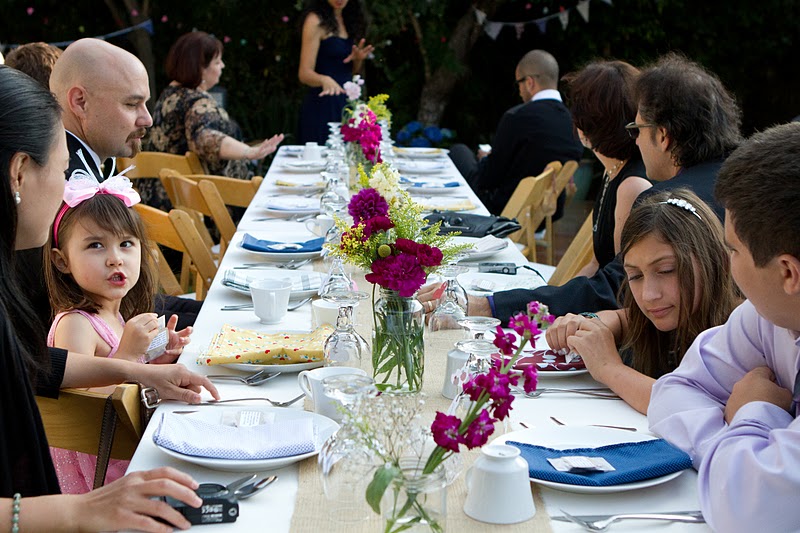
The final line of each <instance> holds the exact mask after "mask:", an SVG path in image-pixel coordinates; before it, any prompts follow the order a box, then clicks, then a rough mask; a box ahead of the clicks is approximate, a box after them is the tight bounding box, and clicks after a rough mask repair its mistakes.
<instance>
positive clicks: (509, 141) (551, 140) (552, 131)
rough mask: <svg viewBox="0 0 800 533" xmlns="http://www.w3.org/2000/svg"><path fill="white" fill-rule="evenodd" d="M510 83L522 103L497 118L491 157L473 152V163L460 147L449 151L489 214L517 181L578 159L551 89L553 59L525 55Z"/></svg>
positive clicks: (563, 110)
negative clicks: (558, 162)
mask: <svg viewBox="0 0 800 533" xmlns="http://www.w3.org/2000/svg"><path fill="white" fill-rule="evenodd" d="M515 80H516V84H517V88H518V89H519V95H520V98H522V102H523V103H522V104H520V105H518V106H515V107H512V108H511V109H509V110H508V111H506V112H505V114H503V117H502V118H501V119H500V123H499V124H498V125H497V130H496V131H495V136H494V141H493V142H492V151H491V153H489V154H488V155H487V154H486V153H485V152H482V151H479V152H478V157H479V158H480V161H477V160H476V158H475V156H473V154H472V152H471V151H470V150H469V148H467V147H466V146H465V145H463V144H461V145H455V146H453V147H452V148H451V151H450V157H451V158H452V159H453V162H454V163H455V165H456V167H457V168H458V170H459V171H460V172H461V174H463V175H464V177H465V178H466V180H467V182H469V184H470V186H471V187H472V188H473V190H474V191H475V193H476V194H477V195H478V197H479V198H480V199H481V201H482V202H483V203H484V205H485V206H486V208H487V209H488V210H489V211H490V212H492V213H494V214H500V212H501V211H502V210H503V207H505V205H506V202H508V199H509V198H510V197H511V195H512V194H513V192H514V189H515V188H516V187H517V184H518V183H519V182H520V180H522V178H525V177H527V176H535V175H537V174H539V173H540V172H542V170H544V167H545V166H546V165H547V163H550V162H551V161H561V162H562V163H563V162H565V161H569V160H579V159H580V157H581V154H583V147H582V146H581V144H580V142H579V141H578V139H577V137H576V136H575V134H574V132H573V128H572V116H571V115H570V112H569V109H567V107H566V106H565V105H564V104H563V103H562V101H561V94H559V92H558V90H557V87H558V63H557V62H556V59H555V58H554V57H553V56H552V55H550V54H549V53H547V52H545V51H544V50H532V51H530V52H528V53H527V54H525V56H524V57H523V58H522V59H521V60H520V62H519V64H518V65H517V69H516V71H515Z"/></svg>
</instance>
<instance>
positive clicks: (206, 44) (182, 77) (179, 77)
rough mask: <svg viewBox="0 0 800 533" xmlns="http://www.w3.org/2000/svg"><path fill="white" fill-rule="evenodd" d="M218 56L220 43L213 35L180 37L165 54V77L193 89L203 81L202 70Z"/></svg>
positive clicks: (220, 53)
mask: <svg viewBox="0 0 800 533" xmlns="http://www.w3.org/2000/svg"><path fill="white" fill-rule="evenodd" d="M218 55H219V56H221V55H222V42H221V41H220V40H219V39H217V38H216V37H214V36H213V35H209V34H208V33H206V32H204V31H193V32H191V33H186V34H184V35H181V36H180V37H179V38H178V40H177V41H175V44H173V45H172V48H170V49H169V53H168V54H167V61H166V71H167V77H168V78H169V79H170V80H173V81H177V82H178V83H180V84H181V85H183V86H184V87H186V88H189V89H195V88H197V86H198V85H200V83H201V82H202V81H203V69H204V68H206V67H207V66H208V65H209V64H211V60H212V59H214V58H215V57H216V56H218Z"/></svg>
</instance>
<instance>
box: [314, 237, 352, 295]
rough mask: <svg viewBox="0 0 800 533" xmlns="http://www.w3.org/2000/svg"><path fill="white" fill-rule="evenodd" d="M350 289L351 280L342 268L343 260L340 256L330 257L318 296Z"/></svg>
mask: <svg viewBox="0 0 800 533" xmlns="http://www.w3.org/2000/svg"><path fill="white" fill-rule="evenodd" d="M326 237H327V235H326ZM352 289H353V280H352V279H351V278H350V276H348V275H347V272H346V271H345V269H344V261H343V260H342V258H341V257H332V258H331V259H330V268H329V269H328V275H327V277H326V278H325V281H323V282H322V285H321V286H320V288H319V296H320V297H321V298H323V299H325V297H326V296H327V295H328V294H330V293H332V292H347V291H350V290H352Z"/></svg>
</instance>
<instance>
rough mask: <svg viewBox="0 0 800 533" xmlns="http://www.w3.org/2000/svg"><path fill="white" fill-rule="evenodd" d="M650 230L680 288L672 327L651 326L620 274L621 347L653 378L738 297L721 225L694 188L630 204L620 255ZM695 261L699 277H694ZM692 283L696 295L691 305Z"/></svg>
mask: <svg viewBox="0 0 800 533" xmlns="http://www.w3.org/2000/svg"><path fill="white" fill-rule="evenodd" d="M671 198H677V199H680V200H684V201H686V202H688V203H690V204H691V205H692V206H694V208H695V209H696V213H697V215H699V218H698V216H697V215H695V214H694V213H692V212H691V211H689V210H687V209H684V208H683V207H679V206H677V205H673V204H669V203H666V201H667V200H668V199H671ZM650 235H653V236H655V237H656V238H658V239H659V240H661V241H662V242H664V243H666V244H668V245H670V246H671V247H672V249H673V251H674V253H675V263H676V264H675V271H676V274H677V276H678V280H679V283H680V290H681V300H680V310H679V315H678V327H677V328H676V329H675V331H670V332H662V331H659V330H658V329H656V327H655V326H654V325H653V323H652V322H650V320H649V319H648V318H647V317H646V316H645V314H644V313H643V312H642V310H641V309H639V306H638V305H636V301H635V300H634V298H633V293H632V291H631V290H630V283H629V281H628V279H627V276H626V278H625V280H624V281H623V284H622V289H621V290H622V291H623V294H624V304H623V305H624V307H625V310H626V311H627V314H628V331H627V335H626V337H625V339H624V340H623V349H631V350H632V352H633V364H632V366H633V368H634V369H635V370H637V371H639V372H641V373H643V374H646V375H648V376H651V377H654V378H658V377H660V376H662V375H664V374H666V373H668V372H672V371H673V370H675V368H677V366H678V364H679V363H680V360H681V359H682V358H683V354H684V353H686V350H688V349H689V346H690V345H691V344H692V342H694V339H695V338H696V337H697V335H699V334H700V332H702V331H705V330H706V329H708V328H711V327H714V326H718V325H720V324H722V323H724V322H725V321H726V320H727V319H728V315H730V313H731V311H732V310H733V308H734V307H735V306H736V305H737V304H738V303H739V297H738V293H737V292H736V288H735V286H734V284H733V280H732V279H731V274H730V257H729V256H728V251H727V249H726V247H725V236H724V233H723V230H722V225H721V224H720V222H719V218H717V215H715V214H714V211H713V210H712V209H711V208H710V207H708V205H707V204H706V203H704V202H703V201H702V200H701V199H700V198H699V197H698V196H697V195H696V194H694V193H693V192H691V191H689V190H688V189H674V190H672V191H664V192H661V193H656V194H653V195H651V196H648V197H647V198H646V199H645V200H643V201H642V202H641V203H640V204H639V205H637V206H636V207H635V208H634V209H633V210H631V214H630V216H629V217H628V220H627V221H626V222H625V226H624V227H623V228H622V239H621V253H622V257H623V260H624V257H625V256H626V255H627V253H628V252H629V251H630V250H631V248H632V247H633V246H635V245H636V243H638V242H640V241H641V240H642V239H644V238H645V237H647V236H650ZM695 267H696V268H697V273H698V274H699V279H695ZM698 287H699V288H700V289H701V290H700V301H699V302H698V304H697V308H696V309H695V308H694V300H695V291H696V288H698ZM673 354H674V355H673Z"/></svg>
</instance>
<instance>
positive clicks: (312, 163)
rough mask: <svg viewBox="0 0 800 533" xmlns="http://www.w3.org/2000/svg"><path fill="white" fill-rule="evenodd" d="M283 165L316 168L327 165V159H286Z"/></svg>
mask: <svg viewBox="0 0 800 533" xmlns="http://www.w3.org/2000/svg"><path fill="white" fill-rule="evenodd" d="M283 166H285V167H289V168H316V167H319V166H322V167H325V160H324V159H314V160H309V159H301V160H299V161H286V162H284V163H283Z"/></svg>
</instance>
